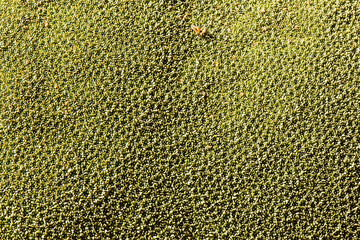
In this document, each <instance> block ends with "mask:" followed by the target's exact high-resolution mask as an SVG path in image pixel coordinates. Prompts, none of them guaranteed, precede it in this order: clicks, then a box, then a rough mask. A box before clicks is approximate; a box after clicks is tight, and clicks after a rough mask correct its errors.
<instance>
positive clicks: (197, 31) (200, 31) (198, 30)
mask: <svg viewBox="0 0 360 240" xmlns="http://www.w3.org/2000/svg"><path fill="white" fill-rule="evenodd" d="M191 29H192V30H193V31H194V32H195V34H196V35H198V36H204V35H205V34H206V28H205V27H204V28H200V27H198V26H192V28H191Z"/></svg>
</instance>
